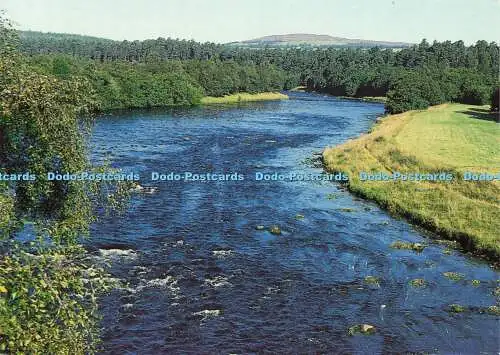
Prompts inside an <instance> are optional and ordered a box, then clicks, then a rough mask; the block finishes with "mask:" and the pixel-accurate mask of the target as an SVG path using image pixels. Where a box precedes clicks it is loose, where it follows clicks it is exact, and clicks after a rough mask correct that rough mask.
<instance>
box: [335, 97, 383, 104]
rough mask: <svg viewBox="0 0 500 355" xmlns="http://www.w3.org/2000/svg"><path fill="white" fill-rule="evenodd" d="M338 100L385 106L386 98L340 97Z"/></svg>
mask: <svg viewBox="0 0 500 355" xmlns="http://www.w3.org/2000/svg"><path fill="white" fill-rule="evenodd" d="M340 98H342V99H345V100H354V101H363V102H375V103H380V104H385V103H386V102H387V97H385V96H363V97H352V96H340Z"/></svg>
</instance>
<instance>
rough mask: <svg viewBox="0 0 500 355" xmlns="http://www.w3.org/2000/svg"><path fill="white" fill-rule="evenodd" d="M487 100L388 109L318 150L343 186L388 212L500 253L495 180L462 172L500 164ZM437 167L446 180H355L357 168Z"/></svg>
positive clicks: (499, 193) (499, 192)
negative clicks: (356, 132)
mask: <svg viewBox="0 0 500 355" xmlns="http://www.w3.org/2000/svg"><path fill="white" fill-rule="evenodd" d="M487 109H488V108H487V107H481V106H469V105H461V104H444V105H440V106H435V107H431V108H430V109H428V110H425V111H410V112H406V113H403V114H399V115H393V116H388V117H386V118H384V119H381V120H380V122H379V123H378V124H376V125H375V126H374V127H373V129H372V130H371V133H369V134H365V135H362V136H361V137H359V138H357V139H355V140H350V141H348V142H346V143H345V144H343V145H340V146H338V147H335V148H327V149H326V150H325V152H324V153H323V159H324V162H325V166H326V168H327V169H328V170H329V171H343V172H346V173H348V174H349V177H350V181H349V184H348V187H349V189H350V190H351V191H352V192H354V193H356V194H359V195H361V196H363V197H365V198H368V199H371V200H374V201H376V202H377V203H379V204H380V205H381V206H383V207H385V208H386V209H388V210H389V211H390V212H392V213H394V214H396V215H400V216H404V217H406V218H408V219H409V220H411V221H412V222H414V223H416V224H418V225H421V226H423V227H426V228H427V229H430V230H432V231H435V232H437V233H439V234H441V235H443V236H445V237H447V238H449V239H454V240H457V241H459V242H460V243H461V245H462V246H463V247H464V248H466V249H467V250H472V251H475V252H478V253H480V254H484V255H485V256H487V257H489V258H491V259H494V260H498V257H499V256H500V238H499V234H498V231H499V230H500V220H499V219H498V216H499V215H500V205H499V199H500V182H499V181H495V182H492V181H464V180H463V178H462V176H463V173H464V172H466V171H473V172H499V171H500V154H499V150H498V147H499V146H500V134H499V133H500V127H499V125H498V124H497V123H495V122H494V121H492V119H493V117H492V116H491V115H490V114H489V113H488V112H487ZM360 172H367V173H378V172H382V173H387V174H390V173H393V172H401V173H417V172H418V173H440V172H450V173H452V174H453V175H454V179H453V180H452V181H451V182H440V181H437V182H432V181H420V182H415V181H406V182H405V181H398V182H393V181H361V180H360V176H359V173H360Z"/></svg>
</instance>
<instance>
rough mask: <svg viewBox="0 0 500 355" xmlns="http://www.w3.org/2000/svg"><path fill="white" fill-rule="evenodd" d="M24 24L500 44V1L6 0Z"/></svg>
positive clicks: (127, 32) (231, 37)
mask: <svg viewBox="0 0 500 355" xmlns="http://www.w3.org/2000/svg"><path fill="white" fill-rule="evenodd" d="M0 9H4V10H6V11H7V14H8V15H9V17H10V18H11V19H12V20H14V21H15V22H16V23H17V24H18V25H19V26H18V28H20V29H30V30H36V31H44V32H65V33H78V34H86V35H93V36H99V37H106V38H112V39H117V40H123V39H128V40H133V39H146V38H157V37H173V38H186V39H195V40H197V41H213V42H230V41H238V40H245V39H251V38H256V37H260V36H265V35H271V34H286V33H314V34H328V35H333V36H339V37H348V38H363V39H373V40H389V41H391V40H392V41H407V42H420V40H421V39H422V38H427V39H428V40H429V41H430V42H432V41H433V40H434V39H436V40H439V41H443V40H452V41H456V40H459V39H461V40H463V41H465V42H466V43H468V44H470V43H473V42H475V41H477V40H479V39H484V40H487V41H496V42H499V41H500V0H300V1H298V0H286V1H285V0H80V1H76V0H1V2H0Z"/></svg>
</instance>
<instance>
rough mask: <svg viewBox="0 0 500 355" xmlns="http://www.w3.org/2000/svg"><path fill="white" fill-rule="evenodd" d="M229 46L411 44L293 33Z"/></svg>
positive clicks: (395, 46)
mask: <svg viewBox="0 0 500 355" xmlns="http://www.w3.org/2000/svg"><path fill="white" fill-rule="evenodd" d="M229 44H231V45H237V46H238V45H239V46H249V47H255V46H257V47H258V46H271V47H272V46H300V45H307V46H334V47H384V48H406V47H409V46H411V45H412V44H411V43H404V42H389V41H371V40H364V39H349V38H343V37H333V36H329V35H316V34H306V33H295V34H285V35H272V36H264V37H259V38H255V39H251V40H246V41H241V42H232V43H229Z"/></svg>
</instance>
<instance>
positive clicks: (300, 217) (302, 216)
mask: <svg viewBox="0 0 500 355" xmlns="http://www.w3.org/2000/svg"><path fill="white" fill-rule="evenodd" d="M304 218H305V216H304V215H303V214H297V215H296V216H295V219H304Z"/></svg>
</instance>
